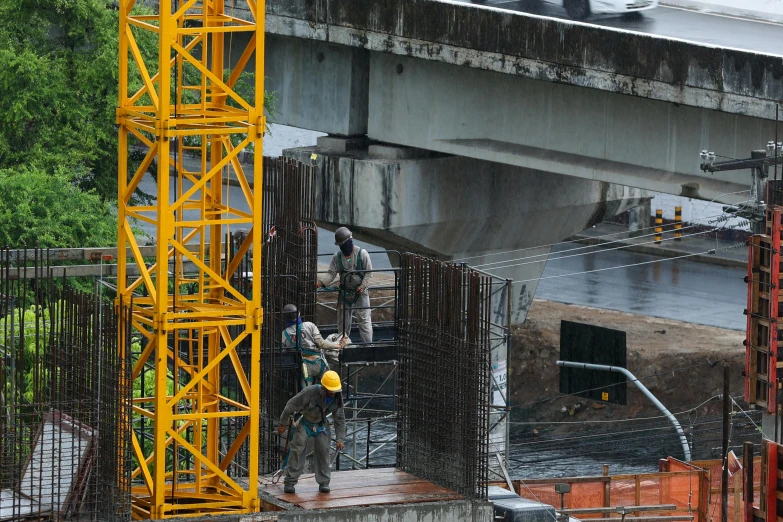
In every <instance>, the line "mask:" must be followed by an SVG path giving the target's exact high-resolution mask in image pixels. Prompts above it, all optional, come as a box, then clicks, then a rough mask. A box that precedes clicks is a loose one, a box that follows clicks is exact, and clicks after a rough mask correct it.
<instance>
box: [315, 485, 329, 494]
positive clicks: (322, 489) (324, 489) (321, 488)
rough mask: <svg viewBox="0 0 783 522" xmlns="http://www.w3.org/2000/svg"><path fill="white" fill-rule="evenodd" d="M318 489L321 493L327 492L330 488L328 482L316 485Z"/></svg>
mask: <svg viewBox="0 0 783 522" xmlns="http://www.w3.org/2000/svg"><path fill="white" fill-rule="evenodd" d="M318 491H320V492H321V493H329V492H330V491H331V489H329V484H321V485H320V486H318Z"/></svg>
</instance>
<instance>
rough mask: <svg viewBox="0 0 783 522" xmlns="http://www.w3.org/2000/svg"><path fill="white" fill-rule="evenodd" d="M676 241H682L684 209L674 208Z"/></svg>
mask: <svg viewBox="0 0 783 522" xmlns="http://www.w3.org/2000/svg"><path fill="white" fill-rule="evenodd" d="M674 240H675V241H681V240H682V207H674Z"/></svg>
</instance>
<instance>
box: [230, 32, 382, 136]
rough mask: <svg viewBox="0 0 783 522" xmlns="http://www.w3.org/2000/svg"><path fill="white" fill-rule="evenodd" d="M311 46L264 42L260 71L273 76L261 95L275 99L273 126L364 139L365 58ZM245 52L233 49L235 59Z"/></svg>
mask: <svg viewBox="0 0 783 522" xmlns="http://www.w3.org/2000/svg"><path fill="white" fill-rule="evenodd" d="M313 44H314V42H310V41H306V40H301V39H296V38H285V37H281V36H274V35H269V36H268V38H267V41H266V53H265V56H266V64H265V67H266V70H267V71H273V73H271V74H270V73H269V72H267V84H266V89H267V90H268V91H274V93H275V96H276V97H277V115H276V121H278V122H279V123H284V124H286V125H291V126H293V127H299V128H302V129H311V130H318V131H321V132H327V133H329V134H339V135H344V136H349V135H355V134H365V133H366V132H367V96H368V92H367V88H368V81H369V74H370V66H369V53H368V52H367V51H365V50H363V49H358V48H351V47H346V46H342V45H333V44H328V43H322V42H318V43H315V45H313ZM244 47H245V46H244V45H241V43H239V44H237V45H235V46H232V48H234V49H236V51H234V54H237V55H239V54H241V52H242V51H243V50H244ZM237 58H238V56H236V57H234V59H235V60H236V59H237ZM250 70H252V67H251V69H250Z"/></svg>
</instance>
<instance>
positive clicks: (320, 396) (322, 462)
mask: <svg viewBox="0 0 783 522" xmlns="http://www.w3.org/2000/svg"><path fill="white" fill-rule="evenodd" d="M341 392H342V384H341V383H340V377H339V376H338V375H337V372H334V371H331V370H330V371H328V372H326V373H325V374H324V376H323V377H322V378H321V384H313V385H312V386H308V387H307V388H305V389H304V390H302V391H300V392H299V393H298V394H296V395H295V396H294V397H292V398H291V400H289V401H288V404H286V405H285V409H284V410H283V413H282V415H280V424H279V425H278V426H277V432H278V433H279V434H280V435H283V434H284V433H285V431H286V426H288V424H289V422H290V421H291V419H293V418H294V414H296V413H299V414H301V416H299V418H298V421H296V423H297V425H296V427H295V428H294V430H293V435H292V440H291V441H289V444H290V446H289V455H288V462H287V464H286V467H285V479H284V484H285V487H284V488H283V491H285V492H286V493H296V489H295V486H296V483H297V482H298V481H299V477H300V476H301V475H302V470H303V469H304V464H305V448H306V446H307V441H308V439H309V438H310V437H312V438H313V439H314V441H313V442H314V443H313V446H314V451H313V464H314V467H315V481H316V482H317V483H318V491H320V492H321V493H329V481H330V480H331V478H332V470H331V462H330V461H329V441H330V440H331V434H330V429H329V424H328V423H327V420H326V417H327V416H328V415H329V414H332V419H333V421H334V428H335V431H336V439H335V448H336V449H337V451H341V450H342V449H343V448H345V442H344V441H345V412H344V411H343V395H342V393H341Z"/></svg>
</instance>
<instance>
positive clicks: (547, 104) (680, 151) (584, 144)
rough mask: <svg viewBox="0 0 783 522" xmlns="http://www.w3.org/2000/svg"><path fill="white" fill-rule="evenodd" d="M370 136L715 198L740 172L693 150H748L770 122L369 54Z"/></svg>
mask: <svg viewBox="0 0 783 522" xmlns="http://www.w3.org/2000/svg"><path fill="white" fill-rule="evenodd" d="M369 115H370V116H369V118H370V120H369V128H368V135H369V137H370V138H371V139H376V140H381V141H384V142H389V143H395V144H400V145H407V146H413V147H421V148H425V149H429V150H433V151H439V152H444V153H449V154H456V155H461V156H467V157H471V158H476V159H482V160H487V161H493V162H500V163H505V164H509V165H515V166H519V167H524V168H526V169H533V170H536V171H540V172H550V173H553V174H562V175H567V176H574V177H578V178H585V179H590V180H597V181H604V182H608V183H614V184H619V185H627V186H633V187H639V188H642V189H648V190H654V191H659V192H666V193H669V194H675V195H682V196H687V197H693V198H701V199H706V200H712V199H714V198H719V199H720V200H721V201H738V200H745V199H747V194H736V195H733V196H731V195H730V196H726V197H723V198H721V196H722V195H725V194H730V193H734V192H738V191H743V190H746V189H748V188H749V186H750V173H749V171H734V172H723V173H716V174H706V173H704V172H701V170H700V169H699V163H700V158H699V151H701V150H702V149H708V150H711V151H720V152H719V153H720V154H723V155H725V156H730V157H747V156H749V155H750V151H751V150H752V149H755V148H758V147H759V144H765V143H766V142H767V141H768V140H769V139H770V138H771V137H774V136H775V123H774V121H768V120H763V119H760V118H752V117H748V116H739V115H733V114H726V113H723V112H718V111H713V110H708V109H702V108H696V107H689V106H685V105H678V104H673V103H668V102H662V101H656V100H650V99H645V98H639V97H630V96H623V95H621V94H616V93H613V92H607V91H600V90H596V89H584V88H581V87H575V86H572V85H562V84H552V83H546V82H542V81H537V80H532V79H528V78H520V77H518V76H510V75H504V74H498V73H493V72H487V71H484V70H480V69H471V68H466V67H460V66H456V65H448V64H444V63H437V62H432V61H426V60H421V59H416V58H410V57H401V56H395V55H393V54H388V53H372V55H371V59H370V102H369Z"/></svg>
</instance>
